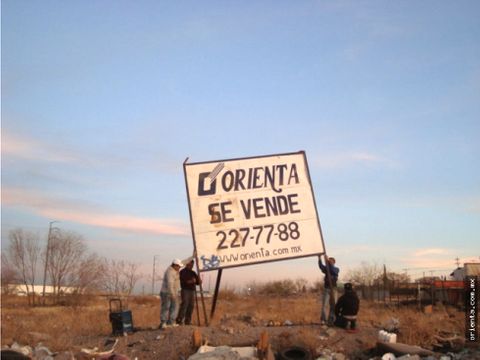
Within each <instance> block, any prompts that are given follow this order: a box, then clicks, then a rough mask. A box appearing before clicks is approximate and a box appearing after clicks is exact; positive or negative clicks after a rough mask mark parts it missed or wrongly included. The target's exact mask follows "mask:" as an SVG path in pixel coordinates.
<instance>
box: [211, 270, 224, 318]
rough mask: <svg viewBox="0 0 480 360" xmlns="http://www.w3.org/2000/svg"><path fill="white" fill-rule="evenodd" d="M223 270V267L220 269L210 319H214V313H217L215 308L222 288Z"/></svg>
mask: <svg viewBox="0 0 480 360" xmlns="http://www.w3.org/2000/svg"><path fill="white" fill-rule="evenodd" d="M222 272H223V269H218V272H217V282H216V283H215V293H214V294H213V301H212V310H211V312H210V320H212V319H213V315H214V314H215V308H216V306H217V297H218V291H219V290H220V280H221V279H222Z"/></svg>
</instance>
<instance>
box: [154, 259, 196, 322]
mask: <svg viewBox="0 0 480 360" xmlns="http://www.w3.org/2000/svg"><path fill="white" fill-rule="evenodd" d="M192 259H193V256H191V257H189V258H188V259H185V260H183V261H182V260H179V259H174V260H173V261H172V264H171V265H170V266H169V267H168V268H167V270H165V274H164V275H163V283H162V289H161V290H160V299H161V302H162V303H161V310H160V329H164V328H166V327H167V326H178V325H177V324H176V322H175V318H176V316H177V303H178V292H179V291H180V275H179V271H180V268H181V267H182V266H183V264H185V263H188V262H190V261H191V260H192Z"/></svg>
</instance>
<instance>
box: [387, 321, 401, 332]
mask: <svg viewBox="0 0 480 360" xmlns="http://www.w3.org/2000/svg"><path fill="white" fill-rule="evenodd" d="M383 329H384V330H386V331H388V332H390V333H398V332H399V330H400V320H398V319H397V318H394V317H392V318H390V319H389V320H387V321H386V322H385V323H384V324H383Z"/></svg>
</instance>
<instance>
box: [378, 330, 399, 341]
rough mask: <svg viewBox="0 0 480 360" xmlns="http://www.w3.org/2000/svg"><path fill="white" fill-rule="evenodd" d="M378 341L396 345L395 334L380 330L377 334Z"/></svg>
mask: <svg viewBox="0 0 480 360" xmlns="http://www.w3.org/2000/svg"><path fill="white" fill-rule="evenodd" d="M378 341H383V342H387V343H396V342H397V334H395V333H389V332H388V331H385V330H380V331H379V332H378Z"/></svg>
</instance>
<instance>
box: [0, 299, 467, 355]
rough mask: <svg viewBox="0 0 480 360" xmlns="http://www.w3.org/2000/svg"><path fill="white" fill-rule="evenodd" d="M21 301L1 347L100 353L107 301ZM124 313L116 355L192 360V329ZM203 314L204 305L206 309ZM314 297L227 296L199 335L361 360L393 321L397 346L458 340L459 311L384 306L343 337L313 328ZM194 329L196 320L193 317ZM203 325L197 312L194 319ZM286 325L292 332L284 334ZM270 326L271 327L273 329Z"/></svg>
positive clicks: (151, 302) (367, 308)
mask: <svg viewBox="0 0 480 360" xmlns="http://www.w3.org/2000/svg"><path fill="white" fill-rule="evenodd" d="M23 301H24V299H22V298H16V297H5V296H4V297H3V299H2V323H1V328H2V340H1V341H2V347H3V346H5V345H10V344H11V343H13V342H14V341H15V342H18V343H20V344H23V345H25V344H29V345H31V346H35V345H36V344H38V343H39V342H42V343H43V344H44V345H45V346H47V347H48V348H49V349H50V350H52V351H65V350H69V351H73V352H77V351H79V350H80V349H81V348H92V347H94V346H97V347H99V348H102V346H103V343H104V342H105V340H106V339H107V338H108V337H109V336H110V333H111V330H112V328H111V325H110V322H109V317H108V313H109V306H108V300H107V299H106V298H101V297H91V298H89V299H84V301H83V305H81V306H79V305H77V306H61V307H58V306H57V307H35V308H30V307H27V306H26V305H25V304H24V303H23ZM124 302H125V305H126V307H128V309H129V310H131V311H132V314H133V322H134V326H135V327H136V328H138V329H139V331H137V332H136V333H134V334H131V335H128V336H126V337H121V339H120V341H119V343H118V345H117V347H116V351H117V352H119V353H123V354H125V355H127V356H130V357H131V358H135V357H137V358H139V359H179V358H180V357H182V356H183V357H186V356H188V355H190V354H191V353H193V351H194V349H193V345H192V332H193V329H194V326H190V327H178V328H171V329H167V330H163V331H161V330H157V329H156V328H157V327H158V325H159V300H158V299H157V298H155V297H132V298H130V299H129V300H128V303H127V302H126V301H124ZM206 305H207V313H209V312H210V302H209V301H207V303H206ZM319 305H320V304H319V302H318V295H316V294H305V295H302V296H292V297H260V296H255V297H250V296H245V297H241V296H236V295H234V294H232V293H228V292H227V293H226V294H224V295H223V297H221V298H220V299H219V301H218V304H217V309H216V314H215V318H214V319H213V320H212V321H211V324H210V326H209V327H208V328H206V327H203V326H202V328H201V330H202V334H203V338H204V339H206V340H207V341H208V343H209V344H211V345H247V344H254V343H255V342H256V341H258V338H259V336H260V333H261V332H262V331H267V332H268V333H269V336H270V342H271V344H272V347H273V348H274V350H276V351H278V350H280V349H282V348H284V347H287V346H294V345H296V346H302V347H304V348H306V349H308V350H310V351H311V352H312V354H313V355H314V356H318V355H320V354H322V353H324V352H325V351H327V352H328V351H332V352H335V351H336V352H341V353H343V354H345V355H347V357H348V358H368V356H369V355H371V354H372V352H371V349H373V348H374V347H375V343H376V337H377V332H378V331H379V330H380V329H382V327H383V326H384V325H385V324H387V323H389V322H390V321H391V319H392V318H395V319H398V320H399V326H398V328H399V333H398V342H403V343H407V344H412V345H413V344H414V345H420V346H423V347H425V348H431V347H432V344H433V343H434V342H435V338H434V337H435V335H437V334H439V332H440V331H443V332H445V333H449V334H459V335H462V334H463V332H464V314H463V312H462V311H460V310H458V309H455V308H449V307H444V306H436V307H434V308H433V312H432V313H428V314H427V313H424V312H423V311H420V310H419V309H418V308H417V307H397V306H395V305H392V306H385V305H384V304H381V303H366V302H362V304H361V310H360V314H359V332H358V333H356V334H348V333H346V332H344V331H343V330H341V329H333V331H332V329H329V328H327V327H321V326H320V325H319V316H320V315H319ZM194 318H195V321H196V315H195V314H194ZM201 319H202V325H203V312H201ZM287 320H288V323H291V324H293V325H291V326H283V325H284V324H285V322H286V321H287ZM272 325H273V326H272Z"/></svg>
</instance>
